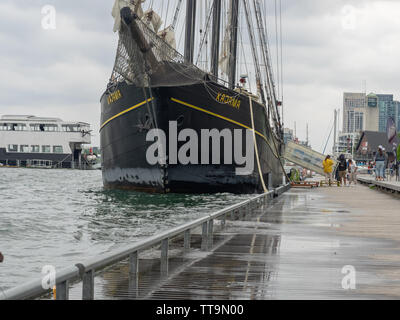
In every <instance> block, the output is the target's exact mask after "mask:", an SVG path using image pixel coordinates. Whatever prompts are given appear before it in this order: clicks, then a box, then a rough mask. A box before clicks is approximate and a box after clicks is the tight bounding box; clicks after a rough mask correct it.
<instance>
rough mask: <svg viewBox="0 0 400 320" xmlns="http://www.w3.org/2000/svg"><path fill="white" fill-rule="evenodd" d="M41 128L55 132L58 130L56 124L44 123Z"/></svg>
mask: <svg viewBox="0 0 400 320" xmlns="http://www.w3.org/2000/svg"><path fill="white" fill-rule="evenodd" d="M43 130H44V131H52V132H55V131H58V126H57V125H54V124H46V125H44V127H43Z"/></svg>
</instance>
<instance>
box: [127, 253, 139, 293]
mask: <svg viewBox="0 0 400 320" xmlns="http://www.w3.org/2000/svg"><path fill="white" fill-rule="evenodd" d="M138 273H139V252H138V251H135V252H133V253H131V254H130V255H129V283H128V285H129V289H128V291H129V296H130V297H131V298H137V297H138V295H139V293H138V288H139V277H138Z"/></svg>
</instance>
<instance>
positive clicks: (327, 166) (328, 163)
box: [322, 156, 333, 185]
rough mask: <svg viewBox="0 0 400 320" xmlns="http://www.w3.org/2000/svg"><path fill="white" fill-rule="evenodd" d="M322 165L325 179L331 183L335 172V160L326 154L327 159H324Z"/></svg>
mask: <svg viewBox="0 0 400 320" xmlns="http://www.w3.org/2000/svg"><path fill="white" fill-rule="evenodd" d="M322 166H323V167H324V172H325V181H326V182H327V183H329V185H331V183H332V172H333V161H332V159H331V156H326V158H325V160H324V161H322Z"/></svg>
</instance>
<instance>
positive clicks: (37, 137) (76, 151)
mask: <svg viewBox="0 0 400 320" xmlns="http://www.w3.org/2000/svg"><path fill="white" fill-rule="evenodd" d="M90 133H91V130H90V124H88V123H85V122H71V121H63V120H61V119H59V118H49V117H36V116H33V115H4V116H2V117H1V118H0V166H3V167H4V166H9V167H28V168H29V167H30V168H49V169H50V168H80V167H81V165H82V163H84V159H83V158H82V148H83V146H84V145H85V144H90V143H91V134H90Z"/></svg>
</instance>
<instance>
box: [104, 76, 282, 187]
mask: <svg viewBox="0 0 400 320" xmlns="http://www.w3.org/2000/svg"><path fill="white" fill-rule="evenodd" d="M249 102H250V101H249V97H248V96H247V95H244V94H239V93H238V92H236V91H233V90H229V89H227V88H225V87H224V86H221V85H219V84H216V83H214V82H211V81H207V82H203V83H195V84H188V85H181V86H169V87H168V86H160V87H152V88H143V87H138V86H135V85H129V84H127V83H126V82H119V83H118V84H117V85H115V86H114V87H113V88H110V89H108V90H107V91H106V93H104V95H103V96H102V98H101V107H102V115H101V130H100V136H101V149H102V170H103V182H104V186H105V187H106V188H119V189H133V190H138V191H146V192H162V193H167V192H176V193H217V192H231V193H259V192H263V191H265V188H264V187H263V185H264V186H266V187H267V188H272V187H277V186H279V185H281V184H282V177H283V170H282V165H281V163H280V155H281V152H282V150H281V148H282V145H281V144H280V143H279V142H278V140H276V139H275V137H273V135H272V133H271V132H270V129H269V128H268V126H267V121H268V120H267V112H266V110H265V107H264V106H263V105H261V104H260V103H258V102H256V101H254V100H253V102H252V106H253V107H252V110H253V115H254V116H253V118H254V128H255V132H256V134H255V137H256V146H257V151H258V160H259V161H257V154H255V155H254V159H252V160H254V168H253V170H252V172H251V173H249V174H246V175H238V174H237V167H238V166H237V165H236V164H235V163H232V164H229V162H228V164H225V163H227V162H226V161H224V160H225V159H224V157H225V155H224V149H223V148H222V145H223V143H221V150H220V154H221V161H220V163H219V164H213V162H212V159H211V158H212V152H213V151H214V152H215V150H210V161H209V162H208V163H209V164H201V163H200V161H199V163H196V164H193V163H192V164H190V163H189V164H181V163H174V162H173V161H170V160H171V157H172V156H173V155H172V154H170V150H169V146H168V145H167V148H166V155H167V162H166V164H149V161H148V159H147V157H146V152H147V150H148V149H149V148H150V146H151V145H152V144H153V143H154V142H153V141H146V135H147V134H148V132H149V130H151V129H154V128H157V129H160V130H162V131H163V132H165V133H166V141H167V143H168V144H169V141H170V139H171V138H173V137H171V136H170V135H171V134H172V133H171V132H170V131H169V125H170V122H175V123H176V124H177V130H178V132H180V131H181V130H183V129H188V128H189V129H192V130H194V131H195V132H196V133H197V135H198V136H199V137H200V136H201V132H202V130H204V129H209V130H211V129H217V130H218V131H219V132H221V131H222V130H224V129H228V130H229V131H230V132H233V131H234V130H235V129H243V130H244V131H245V130H246V129H251V128H252V127H253V126H252V120H251V119H252V118H251V110H250V103H249ZM222 141H224V139H222ZM183 144H184V142H179V143H178V148H179V147H181V146H182V145H183ZM199 144H200V143H199ZM241 147H242V150H243V152H244V150H246V140H245V138H244V136H243V143H242V146H241ZM199 148H200V147H199ZM198 153H199V154H198V156H199V157H201V150H200V149H199V152H198ZM214 163H215V162H214ZM260 173H261V175H260Z"/></svg>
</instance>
